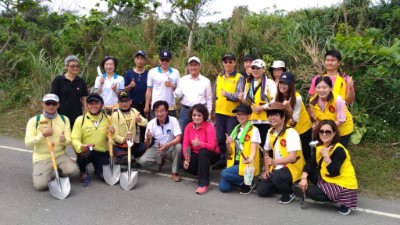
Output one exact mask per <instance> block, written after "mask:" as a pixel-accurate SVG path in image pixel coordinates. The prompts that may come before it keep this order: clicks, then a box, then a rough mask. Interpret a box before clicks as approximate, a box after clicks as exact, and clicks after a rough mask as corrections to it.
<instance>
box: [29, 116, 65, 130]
mask: <svg viewBox="0 0 400 225" xmlns="http://www.w3.org/2000/svg"><path fill="white" fill-rule="evenodd" d="M40 115H41V114H37V115H36V128H37V127H38V125H39V120H40ZM58 115H60V117H61V119H62V121H63V122H64V123H65V117H64V115H61V114H58Z"/></svg>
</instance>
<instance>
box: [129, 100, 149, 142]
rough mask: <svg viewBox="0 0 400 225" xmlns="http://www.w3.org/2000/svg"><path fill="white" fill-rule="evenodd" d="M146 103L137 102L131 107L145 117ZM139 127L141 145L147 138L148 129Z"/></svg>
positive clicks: (133, 102)
mask: <svg viewBox="0 0 400 225" xmlns="http://www.w3.org/2000/svg"><path fill="white" fill-rule="evenodd" d="M144 105H145V103H144V102H137V101H132V104H131V107H132V108H135V109H136V110H137V111H139V112H140V115H142V116H144ZM138 127H139V130H140V139H139V140H140V143H142V142H144V138H145V135H146V134H145V133H146V127H141V126H137V127H136V128H138Z"/></svg>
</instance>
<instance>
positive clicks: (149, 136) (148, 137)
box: [146, 130, 153, 141]
mask: <svg viewBox="0 0 400 225" xmlns="http://www.w3.org/2000/svg"><path fill="white" fill-rule="evenodd" d="M152 138H153V134H152V133H151V132H150V130H147V133H146V140H149V141H150V140H151V139H152Z"/></svg>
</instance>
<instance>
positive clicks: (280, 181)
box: [257, 167, 293, 197]
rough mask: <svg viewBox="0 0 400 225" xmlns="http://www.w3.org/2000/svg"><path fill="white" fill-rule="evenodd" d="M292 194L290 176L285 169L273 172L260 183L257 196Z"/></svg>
mask: <svg viewBox="0 0 400 225" xmlns="http://www.w3.org/2000/svg"><path fill="white" fill-rule="evenodd" d="M276 192H280V193H282V194H291V193H293V183H292V174H291V173H290V171H289V169H288V168H287V167H284V168H282V169H279V170H274V171H272V173H271V174H270V176H269V177H268V178H267V179H264V180H262V181H261V182H260V184H259V186H258V188H257V194H258V196H260V197H270V196H272V195H273V194H274V193H276Z"/></svg>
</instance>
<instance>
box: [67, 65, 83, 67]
mask: <svg viewBox="0 0 400 225" xmlns="http://www.w3.org/2000/svg"><path fill="white" fill-rule="evenodd" d="M68 66H69V67H71V68H80V67H81V65H68Z"/></svg>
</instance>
